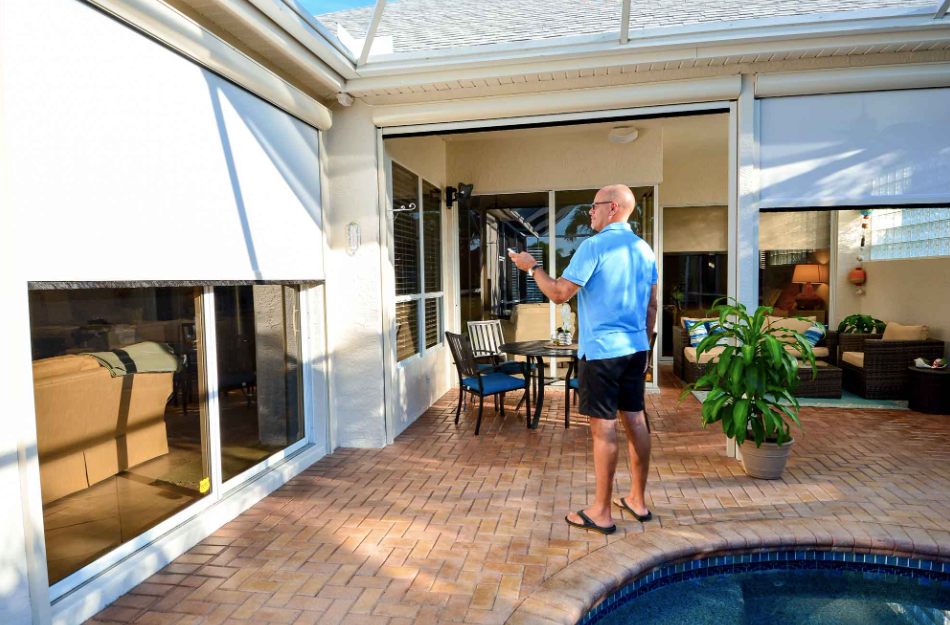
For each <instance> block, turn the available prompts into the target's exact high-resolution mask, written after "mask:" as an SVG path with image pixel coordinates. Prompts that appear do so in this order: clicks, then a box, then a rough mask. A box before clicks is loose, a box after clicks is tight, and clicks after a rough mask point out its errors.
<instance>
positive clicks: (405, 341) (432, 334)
mask: <svg viewBox="0 0 950 625" xmlns="http://www.w3.org/2000/svg"><path fill="white" fill-rule="evenodd" d="M392 198H393V206H392V209H393V241H392V249H393V273H394V275H395V291H396V345H397V347H396V356H397V359H398V360H400V361H402V360H405V359H407V358H410V357H412V356H415V355H416V354H423V353H425V351H426V350H428V349H431V348H434V347H437V346H439V345H441V344H442V307H443V301H444V298H443V297H442V288H443V287H442V189H440V188H439V187H437V186H436V185H434V184H432V183H431V182H429V181H427V180H423V179H422V178H421V177H420V176H418V175H417V174H414V173H413V172H411V171H409V170H408V169H406V168H405V167H402V166H401V165H399V164H397V163H393V167H392Z"/></svg>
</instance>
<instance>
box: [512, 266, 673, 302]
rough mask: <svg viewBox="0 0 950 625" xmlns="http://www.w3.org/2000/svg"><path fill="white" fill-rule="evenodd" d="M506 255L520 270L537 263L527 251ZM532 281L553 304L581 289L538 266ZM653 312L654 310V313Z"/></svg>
mask: <svg viewBox="0 0 950 625" xmlns="http://www.w3.org/2000/svg"><path fill="white" fill-rule="evenodd" d="M508 256H509V257H511V260H513V261H514V262H515V264H516V265H517V266H518V269H520V270H521V271H528V270H529V269H531V268H532V267H534V266H535V265H537V264H538V261H537V259H535V257H534V256H532V255H531V254H529V253H527V252H521V253H520V254H512V253H511V252H508ZM534 281H535V283H536V284H537V285H538V288H539V289H541V292H542V293H544V294H545V295H546V296H547V297H548V299H549V300H551V301H552V302H554V303H555V304H563V303H564V302H566V301H567V300H569V299H571V298H572V297H574V296H575V295H577V292H578V291H580V289H581V287H580V285H579V284H574V283H573V282H571V281H570V280H566V279H564V278H558V279H557V280H555V279H554V278H552V277H551V276H549V275H548V274H546V273H545V272H544V270H543V269H541V268H540V267H538V268H537V269H535V270H534ZM655 312H656V311H655V310H654V313H655Z"/></svg>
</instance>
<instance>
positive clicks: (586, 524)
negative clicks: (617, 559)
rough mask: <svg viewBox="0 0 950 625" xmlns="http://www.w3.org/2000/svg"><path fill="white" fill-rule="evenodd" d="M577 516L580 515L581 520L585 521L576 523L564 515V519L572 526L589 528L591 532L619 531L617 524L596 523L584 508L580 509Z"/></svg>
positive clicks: (611, 532)
mask: <svg viewBox="0 0 950 625" xmlns="http://www.w3.org/2000/svg"><path fill="white" fill-rule="evenodd" d="M577 516H579V517H580V518H581V520H583V521H584V523H583V524H581V523H576V522H574V521H572V520H570V519H569V518H567V517H564V520H565V521H567V524H568V525H570V526H571V527H576V528H578V529H582V530H588V531H591V532H600V533H601V534H613V533H614V532H616V531H617V526H616V525H611V526H610V527H602V526H600V525H597V524H596V523H594V522H593V521H591V520H590V517H589V516H587V515H586V514H584V511H583V510H578V511H577Z"/></svg>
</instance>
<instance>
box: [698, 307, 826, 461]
mask: <svg viewBox="0 0 950 625" xmlns="http://www.w3.org/2000/svg"><path fill="white" fill-rule="evenodd" d="M729 299H731V298H729ZM724 300H725V302H724ZM723 302H724V303H723ZM732 302H733V303H729V301H728V299H727V298H720V299H718V300H716V302H715V303H714V304H713V307H712V308H711V309H710V310H709V312H708V313H706V314H707V316H710V317H715V316H718V318H719V320H718V321H714V322H711V327H712V328H714V329H717V330H719V331H718V332H715V333H713V332H710V334H709V336H707V337H706V338H705V339H703V341H702V342H701V343H700V344H699V345H698V346H697V347H696V354H697V356H699V354H702V353H703V352H708V351H710V350H711V349H712V348H713V347H715V346H716V345H719V344H723V343H728V344H727V345H726V347H725V349H723V351H722V353H721V354H720V355H719V359H718V361H717V362H715V363H710V365H709V366H708V367H707V368H706V374H705V375H703V376H702V377H701V378H699V379H698V380H697V381H696V382H695V383H694V384H689V385H687V386H686V388H685V389H684V391H683V395H682V396H681V397H680V402H682V401H683V400H684V399H686V397H687V396H688V395H689V393H690V392H692V391H693V390H696V389H697V388H704V387H708V388H710V391H709V394H708V395H707V396H706V400H705V401H704V402H703V409H702V419H703V427H706V426H707V425H709V424H711V423H716V422H722V431H723V432H725V434H726V436H727V437H729V438H734V439H735V441H736V444H738V445H742V443H744V442H746V441H747V440H750V439H751V440H754V441H755V447H754V448H752V447H751V446H747V447H746V448H743V449H742V466H743V469H745V472H746V473H747V474H748V475H750V476H752V477H758V478H763V479H778V478H779V477H781V475H782V472H783V471H784V470H785V464H786V462H788V454H789V452H790V450H791V447H792V445H793V444H794V443H795V439H793V438H792V435H791V431H790V430H791V428H790V427H789V422H792V423H794V424H795V425H797V426H798V427H799V429H801V427H802V424H801V421H799V419H798V412H799V404H798V400H797V399H795V396H794V395H793V393H794V391H795V389H796V388H797V387H798V383H799V378H798V367H799V362H798V359H797V358H796V357H795V356H793V355H792V354H790V353H789V352H788V351H787V350H786V349H785V345H792V346H794V347H797V348H798V350H799V353H801V355H802V356H801V358H802V359H803V360H804V361H805V362H806V363H807V364H808V366H810V367H811V368H812V377H813V378H814V376H815V375H817V372H816V370H815V354H814V352H813V351H812V346H811V343H809V342H808V340H807V339H806V338H805V336H804V335H803V334H801V333H799V332H794V331H791V330H788V329H786V328H779V327H775V328H770V327H769V326H768V324H767V319H766V318H767V317H768V316H769V315H770V314H771V313H772V308H771V307H768V306H759V307H758V308H757V309H756V310H755V313H754V314H753V315H751V316H750V315H749V314H748V312H747V311H746V307H745V306H743V305H742V304H740V303H738V302H736V301H735V300H734V299H733V300H732ZM798 319H802V318H801V317H798Z"/></svg>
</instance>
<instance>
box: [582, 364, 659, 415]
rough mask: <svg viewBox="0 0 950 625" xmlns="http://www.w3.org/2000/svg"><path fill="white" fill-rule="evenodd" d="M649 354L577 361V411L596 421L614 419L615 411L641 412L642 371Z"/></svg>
mask: <svg viewBox="0 0 950 625" xmlns="http://www.w3.org/2000/svg"><path fill="white" fill-rule="evenodd" d="M649 353H650V352H648V351H645V352H637V353H635V354H630V355H628V356H620V357H618V358H607V359H605V360H587V358H586V356H585V357H584V358H581V360H580V363H578V370H577V393H578V395H579V399H580V406H579V408H578V412H580V413H581V414H582V415H585V416H587V417H594V418H596V419H616V418H617V411H618V410H624V411H627V412H639V411H641V410H643V384H644V376H645V375H646V371H644V369H645V368H646V364H647V355H648V354H649Z"/></svg>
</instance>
